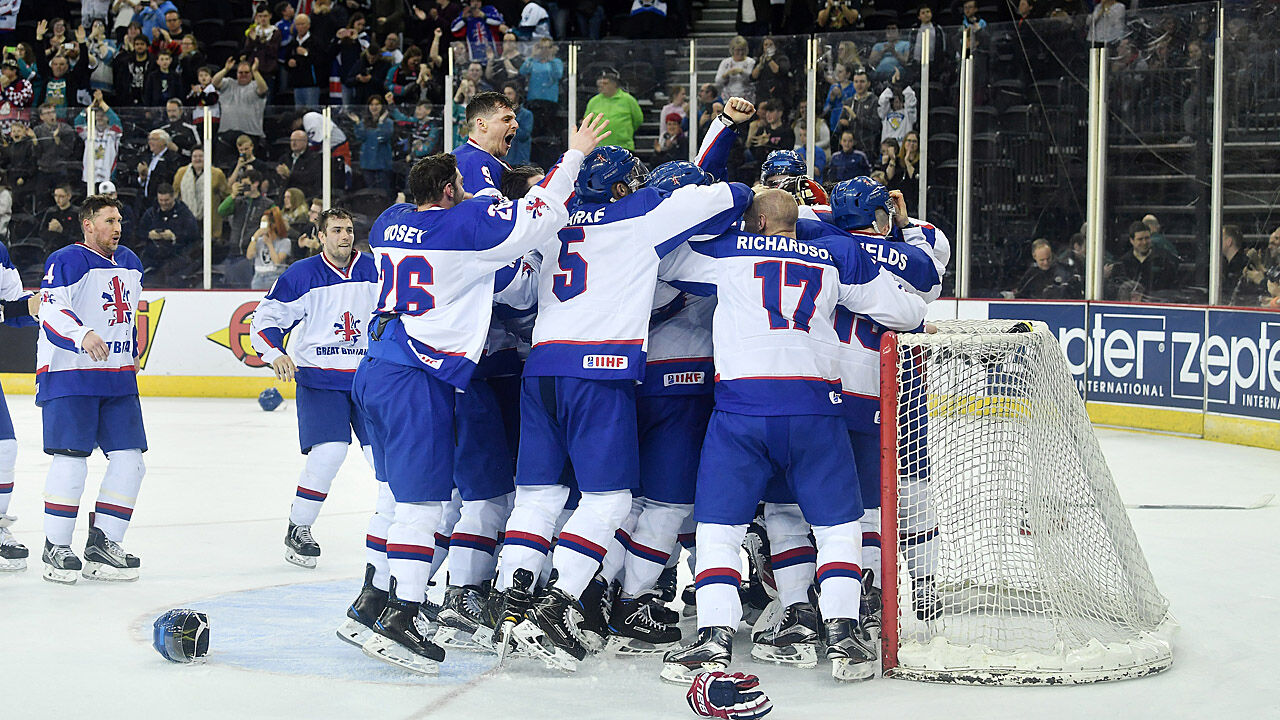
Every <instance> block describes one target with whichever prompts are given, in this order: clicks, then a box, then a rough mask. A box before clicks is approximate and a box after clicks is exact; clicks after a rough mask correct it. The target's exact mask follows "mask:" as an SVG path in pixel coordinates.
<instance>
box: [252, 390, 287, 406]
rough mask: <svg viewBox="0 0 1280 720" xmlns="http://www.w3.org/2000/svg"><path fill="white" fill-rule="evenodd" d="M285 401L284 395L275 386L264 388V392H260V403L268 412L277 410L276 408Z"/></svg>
mask: <svg viewBox="0 0 1280 720" xmlns="http://www.w3.org/2000/svg"><path fill="white" fill-rule="evenodd" d="M283 402H284V396H282V395H281V394H280V391H279V390H277V389H275V388H273V387H269V388H267V389H266V390H263V391H262V392H260V393H258V405H260V406H261V407H262V409H263V410H266V411H267V412H271V411H272V410H275V409H276V408H278V407H280V404H281V403H283Z"/></svg>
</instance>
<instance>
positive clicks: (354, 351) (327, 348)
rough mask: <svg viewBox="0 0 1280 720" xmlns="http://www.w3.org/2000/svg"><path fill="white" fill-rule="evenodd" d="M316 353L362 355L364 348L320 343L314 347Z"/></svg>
mask: <svg viewBox="0 0 1280 720" xmlns="http://www.w3.org/2000/svg"><path fill="white" fill-rule="evenodd" d="M315 353H316V355H363V354H364V348H353V347H342V346H341V345H321V346H319V347H317V348H316V349H315Z"/></svg>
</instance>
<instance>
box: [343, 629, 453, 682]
mask: <svg viewBox="0 0 1280 720" xmlns="http://www.w3.org/2000/svg"><path fill="white" fill-rule="evenodd" d="M360 650H361V651H362V652H363V653H364V654H365V655H368V656H369V657H371V658H373V659H374V660H381V661H382V662H385V663H389V664H391V665H395V666H396V667H402V668H404V669H405V670H408V671H409V672H412V673H416V674H418V675H431V676H434V675H439V674H440V663H438V662H436V661H434V660H431V659H430V658H424V657H422V656H421V655H415V654H414V653H412V652H410V651H409V650H407V649H405V648H404V647H401V646H400V645H399V644H398V643H396V642H395V641H393V640H389V639H387V638H384V637H382V636H381V635H373V636H372V637H370V638H369V640H368V642H366V643H365V644H364V645H362V646H361V647H360Z"/></svg>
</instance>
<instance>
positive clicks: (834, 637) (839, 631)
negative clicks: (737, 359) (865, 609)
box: [824, 618, 879, 682]
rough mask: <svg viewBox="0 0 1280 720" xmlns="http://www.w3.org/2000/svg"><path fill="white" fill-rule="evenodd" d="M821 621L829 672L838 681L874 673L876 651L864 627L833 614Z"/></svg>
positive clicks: (867, 676) (852, 680)
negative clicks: (824, 635) (829, 662)
mask: <svg viewBox="0 0 1280 720" xmlns="http://www.w3.org/2000/svg"><path fill="white" fill-rule="evenodd" d="M824 625H825V628H826V635H827V659H828V660H830V661H831V676H832V677H834V678H835V679H836V680H839V681H840V682H856V681H858V680H869V679H871V678H873V677H875V675H876V666H877V664H878V662H877V661H878V660H879V653H877V652H876V648H875V646H874V645H873V644H872V642H871V636H870V635H868V634H867V629H866V628H865V627H863V626H861V625H858V624H857V623H856V622H854V621H853V620H850V619H849V618H832V619H830V620H827V621H826V622H825V623H824Z"/></svg>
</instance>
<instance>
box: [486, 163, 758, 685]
mask: <svg viewBox="0 0 1280 720" xmlns="http://www.w3.org/2000/svg"><path fill="white" fill-rule="evenodd" d="M643 180H644V178H643V166H642V165H641V163H640V161H639V160H638V159H637V158H635V156H633V155H632V154H631V153H630V152H628V151H626V150H624V149H622V148H619V147H603V148H600V149H598V150H596V151H595V152H593V153H591V155H590V156H589V157H588V158H587V160H586V161H585V162H584V163H583V167H582V171H581V172H580V173H579V174H578V178H577V186H576V198H575V202H574V204H573V205H572V206H571V207H570V208H569V210H570V218H569V225H568V226H567V227H565V228H564V229H563V230H561V231H560V233H559V243H558V245H555V244H553V245H552V246H550V247H548V248H545V250H544V253H543V254H544V257H545V260H544V261H543V265H542V270H541V272H540V273H539V276H538V318H537V321H536V323H535V325H534V329H533V349H532V350H531V351H530V353H529V359H528V361H527V362H526V363H525V369H524V380H523V384H522V388H521V398H520V417H521V422H520V453H519V460H518V462H517V467H516V504H515V508H514V509H513V510H512V511H511V519H510V520H509V521H508V522H507V532H506V540H505V544H504V546H503V549H502V556H501V562H500V565H501V571H500V573H499V577H498V584H499V588H501V589H503V590H507V589H512V588H514V589H516V590H517V591H520V592H524V591H527V590H531V589H532V584H533V581H534V578H535V572H536V571H537V569H538V568H540V567H542V564H543V561H544V560H545V559H546V555H547V553H548V552H549V551H550V547H551V540H552V534H553V532H554V530H555V526H556V522H557V519H558V517H559V516H560V513H561V510H562V509H563V508H564V507H565V502H566V500H567V498H568V496H569V488H568V487H566V486H565V485H564V484H562V483H561V478H562V475H563V472H564V469H565V467H566V462H568V463H571V464H572V467H573V470H574V475H575V477H576V480H577V485H578V488H579V490H580V491H581V492H582V499H581V501H580V502H579V504H578V508H577V509H576V510H575V511H574V512H573V514H572V516H571V517H569V519H568V521H567V522H566V523H565V524H564V527H563V529H561V531H560V533H559V537H558V540H557V544H556V549H555V552H554V553H553V554H552V566H553V568H554V569H553V571H552V574H551V580H550V582H549V583H548V584H547V585H546V586H545V587H544V588H543V589H542V590H541V591H540V593H539V594H538V597H537V600H536V602H535V603H534V604H533V606H532V607H531V608H529V609H528V611H526V612H525V614H524V615H525V619H524V620H523V621H520V622H519V623H518V624H517V625H516V626H515V627H514V634H515V636H516V637H517V638H518V641H519V643H520V645H521V646H522V647H523V648H525V649H526V650H527V651H529V652H531V653H533V654H535V655H537V656H539V657H541V658H542V659H543V660H544V662H546V663H547V664H548V665H550V666H552V667H558V668H562V669H572V668H574V667H575V666H576V663H577V662H578V661H580V660H582V659H583V658H584V657H585V656H586V653H587V652H588V647H587V644H584V643H583V641H582V638H584V637H585V636H584V635H583V632H582V629H581V628H580V627H578V624H579V623H580V622H581V621H582V620H583V619H584V616H585V615H589V616H590V617H589V618H588V622H587V626H588V630H591V631H593V632H590V633H589V634H590V635H592V636H594V637H597V638H600V639H601V641H602V640H603V638H602V636H603V634H604V633H605V632H606V630H605V627H604V622H603V620H604V618H603V612H602V611H601V610H600V603H599V601H598V597H590V596H589V597H587V598H583V593H584V591H585V590H586V589H587V587H588V585H589V584H591V583H592V579H593V577H594V576H595V575H596V572H597V570H599V569H600V563H601V561H602V560H603V559H604V556H605V553H606V549H605V548H606V546H607V544H608V543H609V541H610V540H611V539H612V538H613V537H614V533H615V531H616V530H617V529H618V528H619V527H620V526H621V525H622V522H623V520H624V519H625V518H626V516H627V514H628V512H630V510H631V491H632V490H634V489H635V488H637V486H638V484H639V450H638V439H637V435H638V430H637V426H636V404H635V383H636V381H638V380H642V379H643V378H644V375H645V366H644V357H645V350H646V345H647V341H648V330H649V315H650V309H651V306H652V300H653V296H654V289H655V286H656V284H657V271H658V263H659V261H660V260H661V259H662V257H663V256H664V255H666V254H667V253H669V252H670V251H671V250H672V249H674V248H675V247H677V246H679V245H681V244H683V243H684V242H685V240H687V239H688V238H690V237H696V236H699V235H708V236H714V235H717V234H719V233H721V232H723V231H724V230H726V229H728V228H729V227H731V226H732V224H733V223H735V222H737V220H738V218H739V217H740V216H741V214H742V210H743V209H744V208H745V207H746V206H747V204H748V203H749V202H750V198H751V190H750V189H749V188H748V187H746V186H745V185H741V184H736V183H730V184H725V183H719V184H716V185H712V186H709V187H699V186H688V187H682V188H679V189H677V190H676V191H675V192H672V193H671V194H669V195H667V194H664V193H662V192H661V191H659V190H656V189H653V188H642V187H641V185H642V183H643ZM594 587H595V590H596V592H597V593H599V594H603V592H602V591H603V583H598V584H596V585H595V586H594ZM516 620H519V618H518V617H509V618H506V619H504V624H505V623H508V622H514V621H516ZM597 633H598V635H597ZM504 642H505V633H504ZM587 643H588V644H591V645H595V642H594V639H593V638H587Z"/></svg>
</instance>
